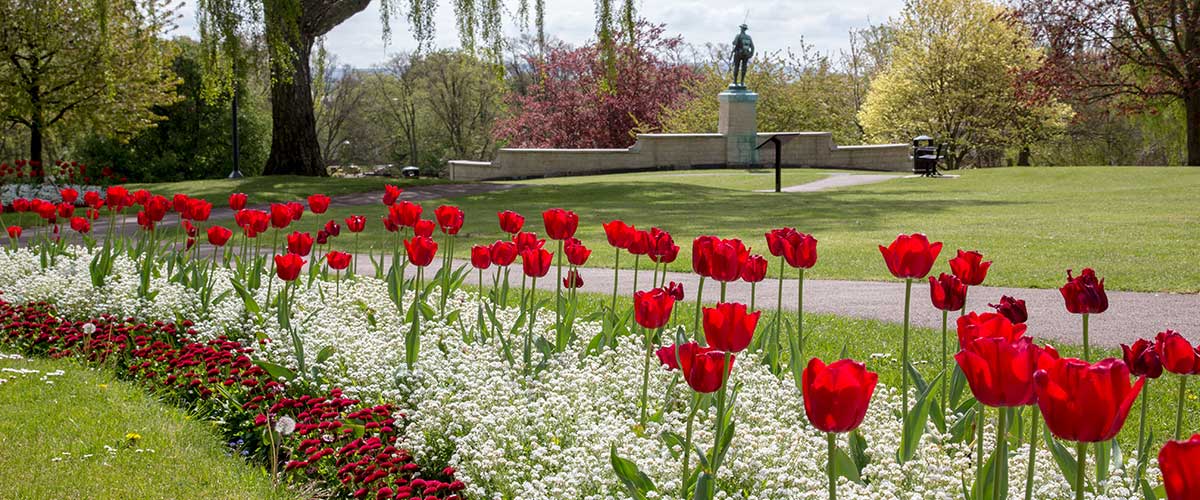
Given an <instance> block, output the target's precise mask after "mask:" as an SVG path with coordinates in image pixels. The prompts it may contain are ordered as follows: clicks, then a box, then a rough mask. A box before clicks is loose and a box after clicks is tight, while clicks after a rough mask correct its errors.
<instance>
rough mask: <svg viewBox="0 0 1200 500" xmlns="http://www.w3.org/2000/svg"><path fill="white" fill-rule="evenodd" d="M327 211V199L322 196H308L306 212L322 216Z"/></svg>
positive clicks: (318, 194)
mask: <svg viewBox="0 0 1200 500" xmlns="http://www.w3.org/2000/svg"><path fill="white" fill-rule="evenodd" d="M326 210H329V197H328V196H325V195H323V194H320V193H317V194H311V195H309V196H308V211H309V212H312V213H314V214H323V213H325V211H326Z"/></svg>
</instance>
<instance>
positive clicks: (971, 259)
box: [950, 250, 992, 286]
mask: <svg viewBox="0 0 1200 500" xmlns="http://www.w3.org/2000/svg"><path fill="white" fill-rule="evenodd" d="M991 265H992V262H991V261H988V262H983V254H980V253H979V252H976V251H974V250H971V251H969V252H964V251H962V250H959V251H958V256H956V257H954V258H953V259H950V271H951V272H953V273H954V275H955V276H957V277H958V279H960V280H962V282H963V283H964V284H966V285H967V286H978V285H979V284H980V283H983V280H984V279H985V278H987V272H988V268H989V267H991Z"/></svg>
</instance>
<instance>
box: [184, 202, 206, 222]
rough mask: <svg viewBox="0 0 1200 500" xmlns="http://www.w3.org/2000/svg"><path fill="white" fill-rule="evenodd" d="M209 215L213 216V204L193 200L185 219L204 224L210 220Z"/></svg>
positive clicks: (189, 204)
mask: <svg viewBox="0 0 1200 500" xmlns="http://www.w3.org/2000/svg"><path fill="white" fill-rule="evenodd" d="M209 215H212V203H209V202H208V200H204V199H200V198H192V200H191V201H189V202H188V205H187V213H186V214H185V218H187V219H192V220H194V221H197V222H204V221H206V220H208V216H209Z"/></svg>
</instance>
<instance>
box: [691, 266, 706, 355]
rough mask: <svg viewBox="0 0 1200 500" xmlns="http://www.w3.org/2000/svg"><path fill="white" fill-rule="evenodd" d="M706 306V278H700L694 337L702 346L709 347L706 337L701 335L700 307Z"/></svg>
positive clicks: (693, 327) (693, 326)
mask: <svg viewBox="0 0 1200 500" xmlns="http://www.w3.org/2000/svg"><path fill="white" fill-rule="evenodd" d="M702 305H704V276H703V275H702V276H700V285H698V286H697V287H696V316H695V318H694V320H695V323H694V324H693V325H692V337H693V338H695V339H696V342H699V343H700V345H708V344H707V342H705V340H704V336H703V335H701V334H700V307H701V306H702Z"/></svg>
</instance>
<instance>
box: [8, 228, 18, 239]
mask: <svg viewBox="0 0 1200 500" xmlns="http://www.w3.org/2000/svg"><path fill="white" fill-rule="evenodd" d="M6 230H7V231H8V237H9V239H13V240H15V239H18V238H20V237H21V226H8V228H6Z"/></svg>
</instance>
